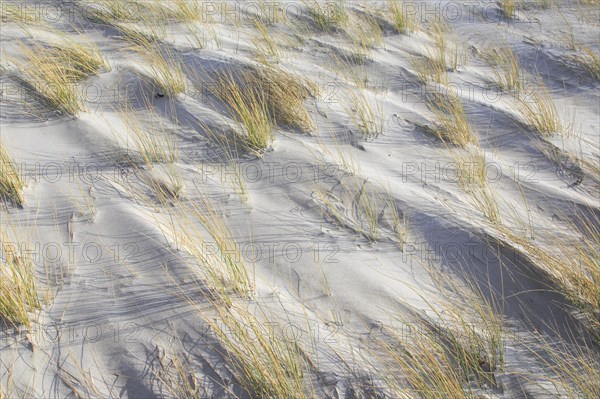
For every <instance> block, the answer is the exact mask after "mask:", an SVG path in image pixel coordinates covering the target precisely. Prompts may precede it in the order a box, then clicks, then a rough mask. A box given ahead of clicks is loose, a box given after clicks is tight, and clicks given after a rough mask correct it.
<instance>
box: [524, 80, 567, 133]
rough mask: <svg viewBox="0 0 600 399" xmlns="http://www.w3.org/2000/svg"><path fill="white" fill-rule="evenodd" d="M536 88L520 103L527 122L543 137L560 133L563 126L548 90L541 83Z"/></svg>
mask: <svg viewBox="0 0 600 399" xmlns="http://www.w3.org/2000/svg"><path fill="white" fill-rule="evenodd" d="M535 86H536V87H535V88H534V89H533V91H532V92H530V93H528V95H526V96H525V98H524V99H523V100H522V101H521V102H520V103H521V105H522V109H521V112H522V114H523V116H524V118H525V120H526V121H527V123H528V124H529V125H530V126H531V127H533V128H534V129H535V130H536V131H537V132H538V133H541V134H542V135H551V134H553V133H557V132H560V131H561V130H562V124H561V121H560V117H559V116H558V111H557V110H556V106H555V105H554V102H553V101H552V98H551V97H550V93H549V92H548V89H547V88H546V87H545V86H544V85H543V84H542V83H541V82H540V83H538V84H537V85H535Z"/></svg>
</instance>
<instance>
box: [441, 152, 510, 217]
mask: <svg viewBox="0 0 600 399" xmlns="http://www.w3.org/2000/svg"><path fill="white" fill-rule="evenodd" d="M453 158H454V163H455V164H456V167H457V177H458V184H459V186H460V188H461V189H462V190H463V192H465V193H466V194H468V195H469V197H470V198H471V200H472V201H473V204H474V205H475V207H476V208H477V209H479V210H480V211H481V212H482V213H483V215H484V216H485V217H486V218H487V219H488V220H489V221H490V222H492V223H493V224H494V225H499V224H500V223H501V218H500V209H499V208H498V204H497V203H496V193H495V192H494V190H493V189H492V187H490V185H489V184H488V176H487V172H486V163H485V154H484V153H482V152H481V150H480V149H479V148H474V149H469V150H465V151H464V152H461V154H460V155H453Z"/></svg>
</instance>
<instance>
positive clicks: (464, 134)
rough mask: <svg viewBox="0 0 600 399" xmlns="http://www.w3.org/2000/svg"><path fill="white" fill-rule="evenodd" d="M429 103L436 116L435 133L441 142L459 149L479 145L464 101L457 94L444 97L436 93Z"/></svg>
mask: <svg viewBox="0 0 600 399" xmlns="http://www.w3.org/2000/svg"><path fill="white" fill-rule="evenodd" d="M427 103H428V106H429V107H430V108H431V109H432V110H433V112H434V113H435V115H436V118H437V123H438V126H437V128H436V129H435V132H436V134H437V136H438V137H439V138H440V140H442V141H443V142H444V143H449V144H452V145H456V146H459V147H465V146H466V145H467V144H469V143H477V136H476V135H475V134H474V133H473V132H472V130H471V126H470V125H469V120H468V118H467V114H466V112H465V109H464V107H463V104H462V101H461V99H460V97H459V96H458V95H457V94H453V93H450V94H449V95H444V94H442V93H439V92H437V91H435V92H433V93H432V95H431V96H430V98H429V99H428V100H427Z"/></svg>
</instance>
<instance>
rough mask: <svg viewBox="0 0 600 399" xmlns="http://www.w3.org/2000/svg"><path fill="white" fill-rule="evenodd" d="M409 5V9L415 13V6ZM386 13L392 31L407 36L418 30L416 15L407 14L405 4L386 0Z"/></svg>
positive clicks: (397, 0) (395, 0)
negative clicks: (392, 26) (392, 28)
mask: <svg viewBox="0 0 600 399" xmlns="http://www.w3.org/2000/svg"><path fill="white" fill-rule="evenodd" d="M410 5H411V7H410V9H411V10H414V11H416V6H415V5H414V4H412V3H411V4H410ZM388 12H389V16H390V18H391V20H392V24H393V25H394V29H396V31H397V32H398V33H402V34H408V33H410V32H415V31H416V30H417V29H418V22H417V17H416V14H415V13H411V12H409V8H408V7H407V3H405V2H404V1H400V0H388Z"/></svg>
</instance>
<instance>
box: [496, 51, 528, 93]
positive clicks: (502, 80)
mask: <svg viewBox="0 0 600 399" xmlns="http://www.w3.org/2000/svg"><path fill="white" fill-rule="evenodd" d="M489 60H490V61H491V63H492V64H493V66H494V73H495V75H496V80H497V82H498V84H499V86H500V87H501V88H502V89H506V90H515V91H520V90H522V89H523V86H524V85H523V76H521V69H520V67H519V60H518V59H517V57H516V56H515V53H514V52H513V51H512V49H511V48H510V47H501V48H500V49H498V50H494V51H493V52H492V54H491V55H490V56H489Z"/></svg>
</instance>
